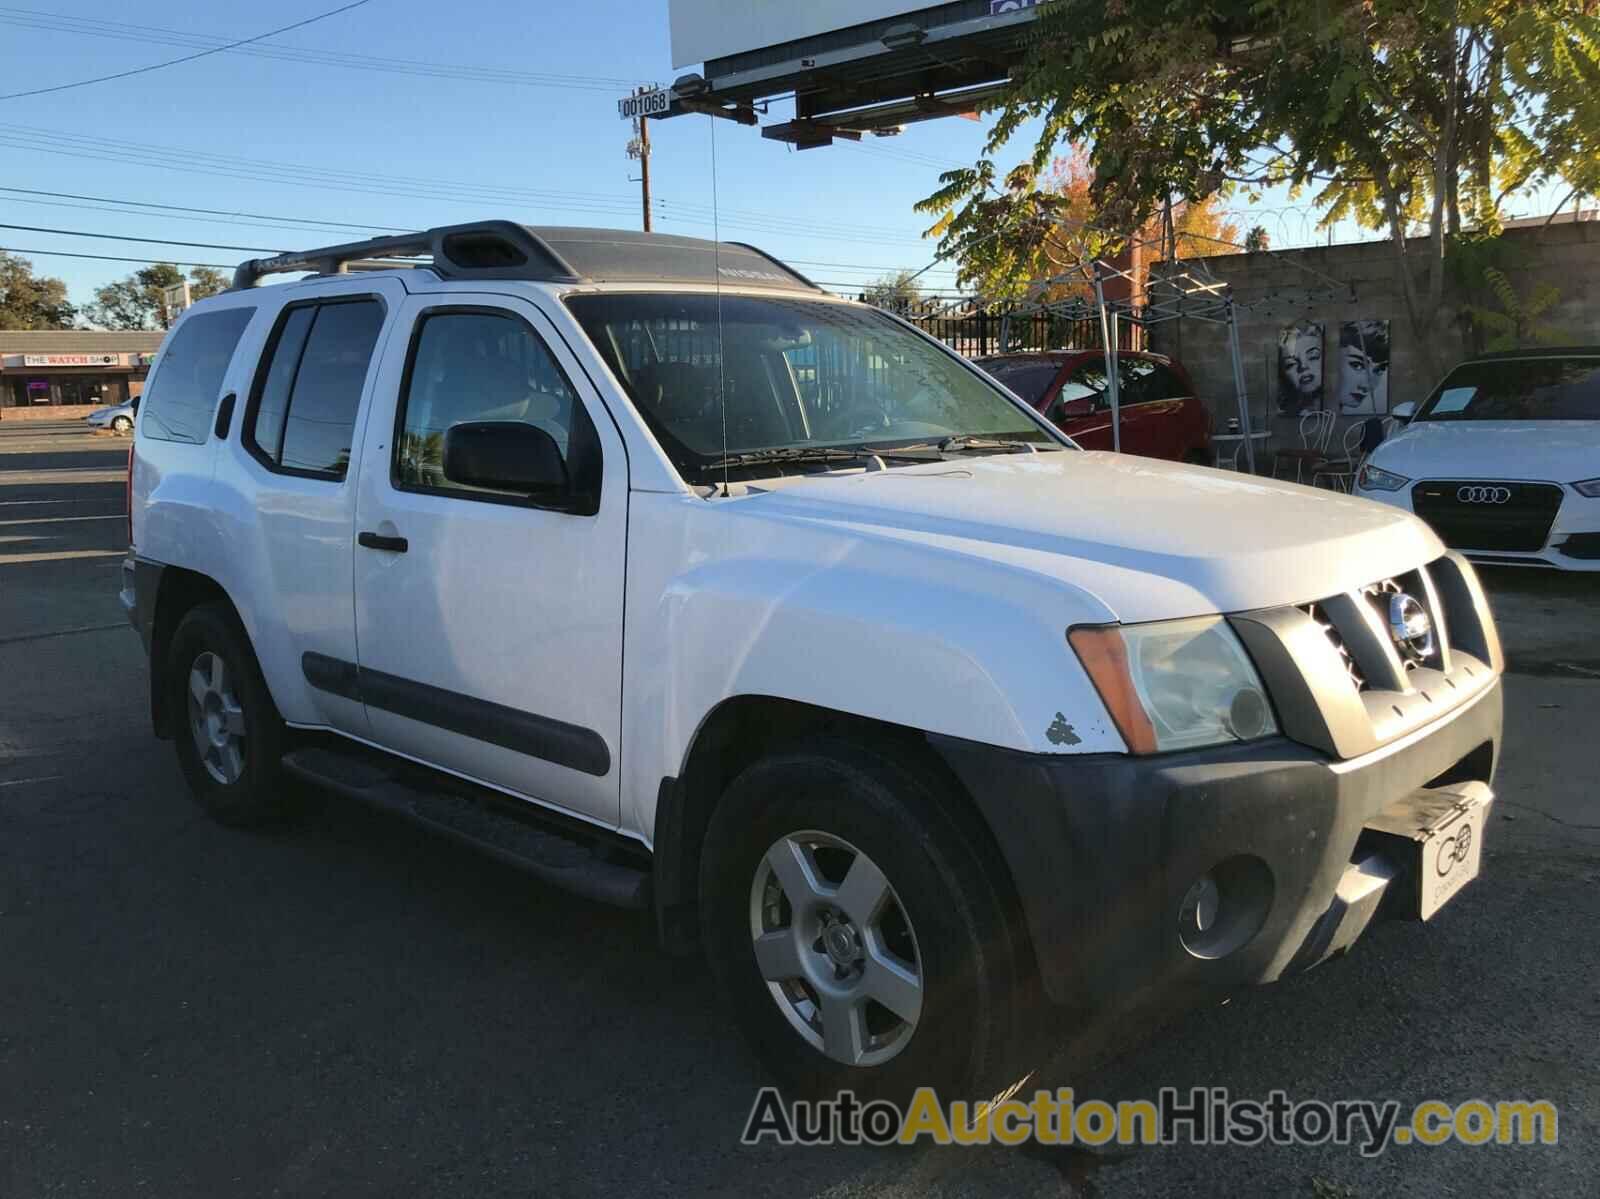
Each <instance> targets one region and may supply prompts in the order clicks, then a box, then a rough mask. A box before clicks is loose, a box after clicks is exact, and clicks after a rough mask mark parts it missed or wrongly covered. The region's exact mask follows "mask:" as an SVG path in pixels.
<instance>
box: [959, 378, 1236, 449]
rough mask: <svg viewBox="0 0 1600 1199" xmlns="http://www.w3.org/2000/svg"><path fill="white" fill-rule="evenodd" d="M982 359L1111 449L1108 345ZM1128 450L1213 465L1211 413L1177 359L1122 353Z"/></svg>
mask: <svg viewBox="0 0 1600 1199" xmlns="http://www.w3.org/2000/svg"><path fill="white" fill-rule="evenodd" d="M977 364H978V365H979V366H981V367H982V368H983V369H984V370H986V371H988V372H989V374H991V375H993V376H994V377H995V378H996V379H998V380H999V381H1000V382H1001V383H1003V384H1005V386H1007V387H1009V388H1010V389H1011V390H1012V391H1014V392H1016V393H1017V394H1018V395H1019V396H1021V397H1022V398H1023V399H1024V400H1026V401H1027V402H1028V403H1030V404H1032V405H1033V406H1034V407H1035V408H1037V409H1038V410H1039V411H1040V412H1042V413H1043V414H1044V415H1045V416H1046V417H1048V418H1049V419H1050V421H1051V422H1052V423H1054V424H1055V426H1056V427H1057V428H1059V429H1060V430H1061V431H1062V432H1063V433H1065V434H1067V436H1069V437H1071V438H1072V440H1074V441H1076V442H1077V443H1078V444H1079V445H1081V446H1082V447H1083V448H1084V449H1086V450H1109V449H1111V399H1110V397H1109V396H1108V395H1107V394H1106V356H1105V354H1104V352H1103V351H1101V350H1040V351H1029V352H1027V353H1021V354H997V355H994V356H993V357H989V358H979V359H977ZM1117 365H1118V369H1119V372H1120V374H1119V377H1118V383H1117V388H1118V396H1117V401H1118V405H1119V407H1120V408H1121V409H1122V452H1123V453H1125V454H1141V455H1143V456H1144V457H1146V458H1168V459H1171V460H1172V461H1174V462H1197V463H1200V464H1202V465H1207V466H1209V465H1210V464H1211V462H1212V455H1211V415H1210V413H1208V412H1207V411H1206V407H1205V405H1204V404H1202V403H1201V402H1200V401H1199V399H1198V398H1197V397H1196V396H1195V394H1194V384H1193V383H1191V382H1190V381H1189V376H1188V375H1187V374H1186V373H1185V372H1184V369H1183V367H1181V366H1179V365H1178V364H1177V363H1176V362H1174V361H1172V359H1170V358H1164V357H1162V356H1161V355H1160V354H1145V353H1142V352H1138V351H1133V350H1124V351H1122V352H1121V353H1119V354H1118V355H1117Z"/></svg>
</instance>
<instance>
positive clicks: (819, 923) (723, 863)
mask: <svg viewBox="0 0 1600 1199" xmlns="http://www.w3.org/2000/svg"><path fill="white" fill-rule="evenodd" d="M957 802H959V797H956V796H953V795H951V794H949V792H948V791H947V790H946V789H945V788H944V787H942V786H941V785H940V784H939V783H938V782H937V781H936V780H932V779H930V778H929V777H927V776H925V775H924V774H923V772H921V771H920V770H917V769H915V768H913V767H912V766H911V765H909V764H908V763H906V762H903V761H901V760H899V759H897V758H896V757H895V756H894V755H893V754H892V753H885V752H879V751H877V750H875V749H873V748H870V747H866V746H862V745H857V744H855V743H853V742H846V741H842V740H817V741H811V742H808V743H806V744H804V745H800V746H797V747H795V748H793V749H792V750H789V751H787V752H780V753H778V754H775V755H773V756H771V757H768V758H766V759H763V760H762V761H759V762H757V763H755V764H754V765H752V766H750V767H749V768H748V769H746V770H745V771H744V772H743V773H742V774H740V775H739V776H738V777H737V778H736V779H735V780H734V781H733V783H732V784H730V786H729V787H728V789H727V791H726V792H725V794H724V796H723V798H722V801H721V803H720V804H719V805H718V807H717V809H716V811H715V813H714V814H713V816H712V820H711V825H710V827H709V829H708V830H707V833H706V841H705V846H704V852H703V853H702V856H701V872H700V913H701V925H702V936H703V939H704V943H705V946H706V952H707V956H708V957H709V959H710V963H711V967H712V970H713V973H714V974H715V976H716V978H717V980H718V982H719V983H720V985H721V988H722V991H723V994H724V995H725V996H726V998H727V1000H728V1002H729V1005H730V1007H731V1009H732V1014H733V1015H734V1018H735V1019H736V1020H737V1021H738V1023H739V1024H740V1025H741V1027H742V1029H743V1031H744V1033H745V1035H746V1036H747V1037H748V1038H749V1039H750V1041H751V1043H752V1044H753V1045H754V1047H755V1049H756V1051H757V1052H758V1053H759V1055H760V1056H761V1058H762V1059H763V1061H764V1062H765V1063H766V1065H767V1066H768V1068H769V1069H770V1070H771V1071H772V1073H773V1074H775V1075H776V1076H777V1078H778V1079H779V1081H780V1082H781V1084H782V1085H783V1087H784V1088H785V1090H787V1091H788V1092H789V1093H790V1094H793V1095H809V1096H820V1095H833V1094H837V1093H838V1092H840V1091H842V1090H852V1091H854V1092H855V1093H856V1094H857V1095H858V1096H860V1097H862V1098H863V1099H867V1098H885V1099H892V1100H896V1101H904V1100H906V1099H907V1098H909V1096H910V1094H911V1092H912V1091H913V1090H914V1089H915V1088H917V1087H919V1086H933V1087H937V1088H939V1092H940V1095H941V1097H942V1098H945V1099H948V1098H959V1097H966V1098H987V1097H989V1096H992V1095H993V1094H995V1093H997V1092H998V1091H999V1090H1000V1089H1001V1088H1003V1087H1004V1086H1006V1085H1008V1084H1009V1083H1011V1082H1012V1081H1014V1079H1013V1078H1011V1077H1007V1075H1008V1073H1010V1072H1011V1071H1012V1069H1013V1064H1014V1062H1015V1061H1016V1054H1017V1050H1018V1049H1019V1048H1020V1047H1021V1044H1022V1042H1023V1037H1022V1035H1021V1034H1022V1032H1023V1029H1024V1028H1025V1026H1026V1025H1027V1023H1028V1022H1027V1020H1026V1019H1025V1013H1026V1010H1027V1005H1026V1002H1025V997H1026V995H1027V994H1028V988H1027V986H1026V979H1027V977H1028V970H1029V958H1028V955H1027V952H1026V948H1025V944H1024V943H1023V942H1022V939H1021V937H1020V935H1019V934H1017V932H1016V925H1015V923H1014V921H1013V920H1012V914H1011V910H1010V905H1009V904H1008V903H1007V901H1006V899H1005V896H1006V895H1007V894H1009V891H1008V889H1007V888H1005V887H1004V886H1002V885H1001V884H1000V882H999V880H996V879H994V878H993V877H991V870H990V869H987V868H986V867H985V864H984V861H983V858H982V856H981V855H980V854H979V853H978V852H976V851H975V850H974V847H973V841H974V839H973V837H972V836H971V834H970V830H966V829H964V828H963V825H962V822H961V821H960V820H958V819H956V818H954V816H955V809H954V808H953V807H952V806H951V805H952V804H953V803H957ZM796 862H798V863H799V866H800V869H799V870H798V871H797V870H796V869H795V863H796ZM858 867H859V869H858ZM874 896H875V898H870V897H874ZM863 897H869V898H865V899H864V898H863ZM874 913H875V915H874ZM758 942H759V943H758ZM758 959H759V960H758ZM880 996H881V997H882V998H884V999H887V1001H888V1004H887V1005H885V1004H884V1003H882V1002H880ZM847 1058H848V1059H850V1060H846V1059H847Z"/></svg>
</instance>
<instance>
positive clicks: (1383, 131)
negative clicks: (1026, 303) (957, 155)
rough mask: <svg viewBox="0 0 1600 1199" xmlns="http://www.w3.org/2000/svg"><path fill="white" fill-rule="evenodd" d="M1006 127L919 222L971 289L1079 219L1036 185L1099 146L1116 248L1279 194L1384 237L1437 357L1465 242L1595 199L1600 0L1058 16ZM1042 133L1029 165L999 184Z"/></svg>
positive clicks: (1190, 6) (1281, 3) (1069, 3)
mask: <svg viewBox="0 0 1600 1199" xmlns="http://www.w3.org/2000/svg"><path fill="white" fill-rule="evenodd" d="M991 111H993V112H994V113H995V114H996V119H995V121H994V124H993V126H992V128H991V130H990V134H989V138H988V140H987V143H986V146H985V150H984V155H985V157H983V158H981V159H980V160H979V161H978V162H977V163H975V164H974V165H973V166H972V167H968V168H963V169H961V170H957V171H951V172H947V173H946V174H944V175H943V176H941V184H942V186H941V187H940V188H939V190H938V191H936V192H935V193H934V194H933V195H931V196H929V197H928V198H927V199H926V200H924V201H923V202H922V203H921V204H920V205H919V208H920V210H921V211H923V212H926V213H929V214H931V215H933V216H934V217H935V218H936V223H935V224H934V225H933V227H932V229H931V230H930V232H931V233H933V234H934V235H936V236H938V237H939V238H940V249H941V252H942V253H943V254H945V255H946V256H948V257H952V258H954V259H955V260H956V261H957V263H958V264H959V269H960V272H961V274H962V276H963V279H964V280H966V281H978V280H981V279H983V278H985V277H986V276H988V275H991V274H992V273H993V272H994V271H995V270H996V269H997V268H998V267H1001V266H1005V265H1006V264H1007V262H1008V260H1009V261H1010V262H1011V263H1012V264H1015V263H1016V262H1018V261H1021V262H1026V260H1027V259H1029V258H1030V257H1031V256H1036V255H1037V254H1038V253H1039V251H1040V248H1041V247H1042V246H1043V245H1044V244H1045V241H1046V239H1047V238H1048V237H1049V236H1050V235H1051V233H1052V230H1055V229H1057V228H1059V227H1060V222H1059V221H1058V220H1057V219H1056V218H1057V217H1058V216H1059V214H1060V211H1061V209H1062V207H1063V205H1062V204H1061V203H1060V201H1059V200H1058V199H1056V198H1052V197H1051V196H1050V195H1049V194H1048V193H1047V192H1046V191H1045V190H1044V189H1042V188H1041V187H1040V186H1039V180H1040V177H1041V175H1042V174H1043V173H1044V172H1045V171H1046V170H1047V168H1048V167H1049V166H1050V163H1051V161H1052V159H1053V157H1054V156H1055V154H1056V153H1057V151H1058V149H1059V148H1060V147H1062V146H1064V145H1072V144H1078V145H1087V146H1089V147H1090V149H1089V151H1088V159H1089V168H1090V173H1091V181H1090V185H1089V192H1090V198H1091V201H1092V210H1093V212H1094V214H1095V222H1094V224H1095V226H1096V227H1095V229H1094V230H1093V232H1094V234H1095V235H1096V236H1099V237H1102V238H1105V239H1108V240H1110V241H1112V242H1113V243H1114V242H1115V241H1116V240H1117V239H1118V238H1121V239H1126V238H1128V237H1129V236H1131V235H1132V234H1133V232H1134V231H1135V230H1138V229H1139V228H1141V226H1143V225H1144V224H1145V223H1146V222H1147V221H1149V220H1150V219H1151V217H1152V216H1153V215H1155V214H1157V213H1158V212H1160V211H1161V210H1162V209H1163V208H1164V207H1165V206H1166V205H1167V204H1169V203H1176V202H1183V201H1190V202H1196V201H1199V200H1202V199H1204V198H1205V197H1208V196H1211V195H1214V194H1217V193H1222V194H1229V193H1230V192H1233V191H1240V190H1242V191H1243V192H1244V193H1245V194H1246V195H1255V194H1258V193H1259V190H1260V189H1261V188H1263V187H1266V186H1269V185H1274V184H1279V183H1286V184H1288V185H1290V187H1291V189H1293V190H1294V191H1295V192H1296V193H1298V192H1300V191H1302V190H1307V189H1309V190H1312V191H1313V193H1314V194H1313V200H1314V202H1315V203H1316V204H1317V205H1318V206H1319V207H1320V208H1321V210H1322V214H1323V221H1324V224H1328V223H1331V222H1333V221H1337V220H1340V219H1342V218H1345V217H1349V218H1353V219H1354V220H1356V221H1358V222H1360V223H1361V224H1362V225H1364V226H1366V227H1367V228H1370V229H1373V230H1377V231H1382V232H1383V233H1384V234H1386V235H1387V238H1388V240H1389V241H1390V243H1391V245H1392V247H1393V253H1394V259H1393V260H1394V264H1395V269H1396V272H1397V276H1398V282H1399V285H1400V290H1401V293H1402V295H1403V296H1404V299H1405V304H1406V309H1407V314H1408V316H1409V319H1410V324H1411V327H1412V332H1413V334H1414V335H1415V336H1416V338H1417V344H1418V345H1419V347H1421V348H1422V349H1423V351H1424V353H1431V352H1434V347H1435V346H1436V345H1437V344H1438V341H1437V338H1436V336H1435V334H1436V332H1437V330H1438V328H1439V326H1440V325H1441V324H1442V323H1443V321H1444V320H1445V319H1447V317H1448V316H1449V315H1450V314H1449V313H1448V312H1447V311H1446V306H1445V305H1444V303H1443V286H1444V280H1445V275H1446V267H1445V257H1446V250H1447V247H1448V243H1449V241H1450V239H1451V238H1452V237H1454V236H1456V235H1458V234H1460V233H1462V232H1463V231H1464V230H1470V229H1491V230H1492V229H1493V227H1494V226H1496V225H1497V223H1498V219H1499V215H1498V214H1499V212H1500V208H1501V205H1502V204H1503V202H1504V200H1505V199H1506V197H1507V196H1508V195H1511V194H1515V193H1517V192H1520V191H1523V190H1526V189H1528V188H1530V187H1536V186H1544V185H1547V184H1550V183H1552V182H1557V181H1563V180H1564V181H1565V183H1566V185H1567V186H1568V187H1569V188H1570V189H1572V190H1573V191H1574V192H1575V193H1577V194H1591V193H1594V192H1597V191H1600V0H1541V2H1540V3H1527V2H1526V0H1050V2H1048V3H1046V4H1045V5H1043V6H1041V9H1040V17H1039V23H1038V28H1037V31H1036V37H1035V41H1034V44H1033V46H1032V48H1031V50H1030V54H1029V58H1028V60H1027V62H1026V63H1025V64H1024V65H1023V66H1022V67H1021V68H1020V69H1019V70H1018V71H1017V72H1016V73H1015V74H1014V76H1013V83H1012V86H1011V88H1010V89H1009V90H1008V92H1007V93H1006V94H1005V95H1004V96H1003V97H1002V98H1001V99H1000V100H999V101H998V102H997V104H996V105H995V106H994V107H993V108H992V110H991ZM1025 122H1037V130H1038V132H1037V137H1036V138H1035V139H1034V144H1033V149H1032V153H1031V155H1030V156H1029V157H1028V158H1027V159H1026V160H1024V161H1023V162H1021V163H1019V164H1017V165H1016V166H1014V167H1012V168H1011V169H1009V170H1002V168H1001V167H1000V166H999V165H998V164H997V163H996V161H995V156H996V155H997V154H998V153H999V151H1000V150H1001V148H1002V147H1003V146H1004V145H1005V144H1006V143H1007V141H1008V140H1009V139H1010V138H1011V137H1012V135H1013V134H1016V133H1018V132H1019V131H1021V130H1022V129H1023V127H1024V123H1025ZM1413 228H1419V229H1420V230H1421V233H1422V236H1421V238H1420V239H1411V238H1409V237H1408V233H1409V232H1410V231H1411V230H1412V229H1413Z"/></svg>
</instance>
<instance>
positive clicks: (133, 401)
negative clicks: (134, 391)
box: [128, 396, 139, 412]
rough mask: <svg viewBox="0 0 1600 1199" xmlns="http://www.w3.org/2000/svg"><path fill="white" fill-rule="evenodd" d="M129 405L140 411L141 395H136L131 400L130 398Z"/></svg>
mask: <svg viewBox="0 0 1600 1199" xmlns="http://www.w3.org/2000/svg"><path fill="white" fill-rule="evenodd" d="M128 407H130V408H132V409H133V410H134V411H135V412H137V411H139V397H138V396H134V397H133V398H132V399H131V400H129V401H128Z"/></svg>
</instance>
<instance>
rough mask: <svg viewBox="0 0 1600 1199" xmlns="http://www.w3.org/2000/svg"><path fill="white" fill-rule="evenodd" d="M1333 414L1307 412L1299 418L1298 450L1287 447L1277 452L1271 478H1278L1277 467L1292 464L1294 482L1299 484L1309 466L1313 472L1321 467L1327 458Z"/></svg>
mask: <svg viewBox="0 0 1600 1199" xmlns="http://www.w3.org/2000/svg"><path fill="white" fill-rule="evenodd" d="M1334 420H1335V417H1334V414H1333V413H1332V412H1328V411H1326V410H1324V411H1321V412H1307V413H1306V414H1305V415H1304V416H1302V417H1301V418H1300V445H1299V447H1298V448H1296V447H1292V446H1291V447H1289V448H1287V449H1282V450H1279V451H1278V452H1277V453H1276V454H1275V455H1274V456H1273V459H1272V477H1273V478H1274V479H1277V478H1280V477H1281V476H1280V475H1279V473H1278V469H1279V467H1281V466H1283V464H1284V463H1286V462H1288V463H1293V464H1294V481H1295V482H1296V483H1299V482H1301V481H1302V480H1303V479H1304V477H1305V470H1306V467H1307V466H1310V467H1311V469H1312V470H1313V471H1315V470H1316V469H1317V467H1319V466H1321V465H1322V464H1323V463H1324V462H1325V461H1327V457H1328V439H1329V438H1330V437H1332V436H1333V425H1334Z"/></svg>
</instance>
